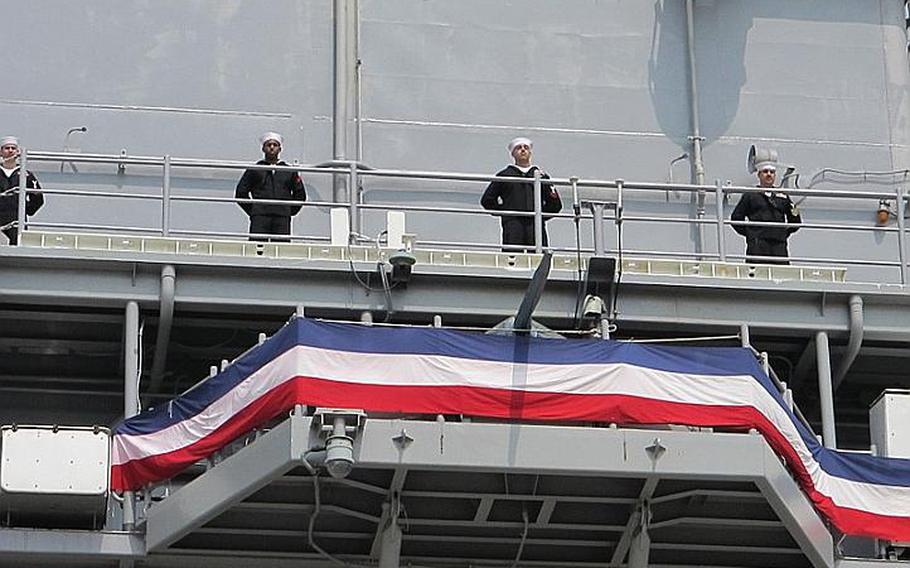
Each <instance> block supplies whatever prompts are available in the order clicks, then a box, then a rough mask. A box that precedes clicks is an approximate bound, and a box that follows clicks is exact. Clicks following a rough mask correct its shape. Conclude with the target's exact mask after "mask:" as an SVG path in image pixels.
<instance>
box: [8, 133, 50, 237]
mask: <svg viewBox="0 0 910 568" xmlns="http://www.w3.org/2000/svg"><path fill="white" fill-rule="evenodd" d="M18 158H19V139H18V138H16V137H15V136H4V137H3V138H0V172H2V175H0V230H2V231H3V234H4V235H6V238H7V239H8V240H9V244H11V245H15V244H18V243H19V227H18V225H17V223H16V221H17V220H18V218H19V171H20V168H19V164H18ZM25 186H26V187H27V188H28V189H41V184H39V183H38V178H36V177H35V174H33V173H32V172H30V171H26V172H25ZM42 205H44V196H43V195H42V194H41V193H40V192H27V193H26V196H25V214H26V215H34V214H35V213H37V212H38V210H39V209H41V206H42Z"/></svg>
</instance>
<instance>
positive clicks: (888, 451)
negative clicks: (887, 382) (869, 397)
mask: <svg viewBox="0 0 910 568" xmlns="http://www.w3.org/2000/svg"><path fill="white" fill-rule="evenodd" d="M869 431H870V435H871V438H872V443H873V444H875V447H876V448H877V450H878V455H880V456H885V457H891V458H910V391H908V390H898V389H888V390H885V391H883V392H882V394H880V395H879V396H878V398H877V399H875V402H873V403H872V407H871V409H870V410H869Z"/></svg>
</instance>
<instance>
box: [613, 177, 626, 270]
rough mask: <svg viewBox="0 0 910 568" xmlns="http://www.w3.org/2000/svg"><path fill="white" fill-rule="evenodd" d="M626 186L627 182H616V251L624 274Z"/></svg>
mask: <svg viewBox="0 0 910 568" xmlns="http://www.w3.org/2000/svg"><path fill="white" fill-rule="evenodd" d="M625 186H626V182H625V180H622V179H618V180H616V215H615V219H616V250H617V252H618V253H619V260H618V265H619V271H620V272H622V251H623V248H624V247H625V243H624V242H623V238H622V222H623V218H622V216H623V207H624V206H623V189H624V188H625Z"/></svg>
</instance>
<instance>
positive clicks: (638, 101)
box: [0, 0, 910, 568]
mask: <svg viewBox="0 0 910 568" xmlns="http://www.w3.org/2000/svg"><path fill="white" fill-rule="evenodd" d="M8 9H9V10H10V11H11V14H10V16H11V21H14V22H17V25H15V26H11V29H10V35H9V41H10V43H11V45H13V46H14V47H13V50H12V51H13V55H12V57H11V61H10V63H9V65H10V70H9V81H8V88H7V89H6V90H5V93H6V94H5V95H4V97H3V98H2V99H0V117H2V118H3V120H2V121H0V123H2V125H3V126H2V128H3V129H5V130H8V131H9V133H11V134H12V133H16V134H18V135H19V136H20V137H21V138H22V140H23V146H24V151H23V155H22V162H23V165H24V166H25V167H27V168H28V169H30V170H32V171H34V172H35V173H36V174H37V176H38V177H39V179H40V180H41V182H42V185H43V187H44V190H43V191H44V195H45V199H46V203H47V204H46V206H45V207H44V208H43V209H42V210H41V211H40V212H39V213H38V214H36V215H35V216H33V217H31V218H30V219H28V224H27V227H26V229H25V230H24V231H23V233H22V242H21V245H20V246H17V247H5V246H4V247H0V393H2V396H0V423H2V424H4V425H9V426H10V427H12V425H16V426H17V427H22V428H23V431H25V429H24V427H25V426H26V425H34V424H41V425H64V426H82V427H86V428H89V430H87V431H88V432H90V431H92V430H91V427H92V426H94V425H97V426H99V427H102V428H103V427H113V426H115V425H116V424H117V423H119V422H120V421H121V420H122V419H123V418H124V417H125V416H128V415H132V414H134V413H135V412H137V411H139V410H140V409H142V408H149V407H156V406H158V405H162V404H167V401H168V400H170V399H172V398H174V397H175V396H177V395H179V394H181V393H183V392H185V391H186V390H187V389H190V388H192V387H193V386H194V385H196V384H198V383H199V382H200V381H202V380H203V379H205V378H206V377H207V376H209V375H214V374H217V372H218V370H219V369H222V368H227V367H229V366H230V365H231V364H232V361H234V360H235V359H236V358H237V357H238V356H240V355H241V354H242V353H243V352H244V351H246V350H247V349H249V348H251V347H253V346H255V345H257V344H259V343H261V342H262V340H263V339H264V337H260V334H265V336H270V335H272V334H273V333H275V332H276V330H278V329H279V328H280V327H281V326H282V325H283V324H284V323H285V322H287V321H288V319H289V318H291V317H292V316H293V315H294V314H297V316H302V317H306V318H312V319H322V320H342V321H361V322H363V323H364V324H365V325H368V324H371V325H374V326H380V325H393V326H402V325H404V326H409V325H410V326H437V327H456V328H462V329H471V330H475V331H483V330H490V329H492V328H494V327H495V326H497V325H500V324H503V322H504V320H506V323H505V325H504V327H506V328H507V329H506V330H505V332H508V328H509V326H510V325H511V326H512V327H513V328H515V327H517V328H518V332H520V333H524V332H527V333H529V334H534V335H548V334H552V333H556V334H561V335H562V336H563V337H566V338H567V339H566V340H567V341H573V340H577V338H578V337H588V338H590V337H600V338H606V337H607V336H609V337H611V338H612V339H618V340H626V341H663V342H673V343H679V344H681V345H725V346H730V345H737V346H739V345H742V346H748V347H752V348H754V350H755V352H756V356H757V357H758V358H759V360H760V361H762V362H763V364H765V365H766V367H767V370H768V373H769V374H770V375H771V376H772V377H773V380H774V381H775V385H776V388H778V389H779V390H780V392H781V393H782V396H783V397H784V399H785V400H788V401H791V402H793V403H794V406H793V408H794V412H795V413H797V414H798V415H799V419H800V420H801V421H804V423H805V424H806V425H807V427H809V428H812V429H814V431H815V432H817V433H818V434H819V436H820V438H821V439H822V441H823V442H824V444H825V445H826V446H828V447H831V448H834V447H837V448H840V449H847V450H855V451H858V452H863V453H870V452H872V453H876V452H877V453H884V452H883V449H882V448H879V447H878V446H876V447H872V444H873V440H872V438H871V436H874V435H876V434H875V433H873V434H872V435H870V430H869V410H868V409H869V406H870V405H871V404H872V403H873V402H874V401H875V400H876V398H877V397H878V396H879V395H880V394H881V392H882V391H883V390H885V389H901V388H906V387H907V380H906V378H905V377H904V372H903V367H904V366H903V362H904V361H905V360H906V357H907V354H908V352H907V347H906V345H907V344H906V342H907V338H908V336H910V324H908V323H907V322H908V321H910V317H908V315H910V295H908V293H907V284H908V282H907V278H908V258H907V256H906V234H905V233H906V230H905V229H906V227H905V216H906V203H907V202H906V196H905V194H904V191H905V184H906V175H907V170H906V168H907V167H908V165H907V164H908V132H907V129H906V125H905V124H904V123H905V119H906V116H907V115H908V110H910V108H908V106H907V105H908V102H907V93H908V82H910V70H908V69H910V67H908V60H907V51H906V29H905V24H904V6H903V3H901V2H891V1H886V0H877V1H858V0H829V1H827V2H825V3H824V4H821V5H820V4H819V3H795V2H783V1H780V2H775V1H767V2H764V1H762V2H747V1H745V0H743V1H731V0H725V1H723V2H721V1H709V0H691V1H688V2H687V1H682V0H680V1H676V0H663V1H656V2H637V3H633V4H629V3H622V2H600V1H598V2H586V3H580V2H579V3H553V2H546V1H544V0H540V1H533V2H525V3H521V4H517V3H511V2H495V3H490V2H473V3H464V2H459V3H443V2H425V1H421V2H417V1H411V0H400V1H393V2H387V1H383V2H378V1H370V2H367V1H363V2H356V1H353V0H336V1H335V2H333V3H329V2H290V1H288V2H278V3H271V4H270V5H269V7H268V9H265V7H260V6H257V5H248V4H243V3H230V2H228V3H225V2H199V3H191V4H186V5H171V6H168V7H166V8H165V7H163V6H159V5H157V4H149V5H147V6H127V5H122V6H121V5H101V4H98V3H89V4H88V5H85V4H83V5H76V4H73V5H62V6H61V5H58V4H57V3H53V2H47V3H42V2H31V3H29V4H28V5H27V6H26V5H22V6H14V7H9V8H8ZM101 54H104V55H103V57H102V55H101ZM115 61H116V62H118V63H112V62H115ZM39 69H40V70H42V72H41V73H38V72H36V70H39ZM83 126H85V129H84V130H81V127H83ZM264 130H277V131H281V132H283V133H284V135H285V140H286V144H285V151H284V154H283V157H284V158H285V159H286V160H287V161H288V162H289V163H292V164H294V165H293V168H294V169H296V170H298V171H300V172H301V173H302V176H303V178H304V180H305V183H306V186H307V190H308V193H309V196H310V199H309V200H308V202H307V203H306V204H304V208H303V213H301V215H300V216H299V217H297V218H295V221H294V223H295V224H294V231H293V238H292V242H290V243H278V244H275V243H265V244H264V243H257V242H251V241H249V240H247V238H246V236H247V235H246V225H245V220H244V217H243V213H242V211H241V210H240V208H239V207H238V206H237V203H236V201H235V200H234V199H233V188H234V185H235V184H236V181H237V179H238V178H239V176H240V174H241V172H242V171H243V169H245V168H246V167H248V166H249V164H250V163H251V162H252V161H254V160H255V159H257V158H258V154H259V148H258V143H257V141H256V140H257V136H258V135H259V134H260V133H261V132H262V131H264ZM517 135H526V136H529V137H531V138H533V139H534V141H535V158H536V159H537V160H539V162H540V164H541V165H542V166H544V167H545V169H546V170H547V171H548V173H549V174H550V175H551V176H552V178H553V180H554V181H555V183H556V184H557V186H558V189H559V192H560V194H561V197H562V200H563V203H564V209H563V213H561V214H559V215H556V216H554V218H553V219H552V220H551V221H549V223H548V228H549V232H550V236H551V245H552V247H551V248H552V250H551V252H552V256H550V255H549V254H547V255H545V254H544V253H545V252H546V251H545V250H544V248H543V247H542V246H539V247H537V250H535V251H533V252H529V253H518V254H516V253H508V252H502V251H501V250H500V244H499V240H498V239H499V233H498V220H497V219H496V218H495V217H494V216H491V215H490V214H489V213H488V212H486V211H484V210H482V209H481V208H480V206H479V198H480V194H481V193H482V191H483V188H484V187H485V186H486V184H487V183H489V181H490V179H491V176H490V174H491V173H492V172H495V171H496V170H498V169H500V168H501V167H502V166H503V165H504V164H505V163H506V161H507V160H508V158H509V157H508V153H507V152H506V149H505V145H506V143H507V142H508V140H509V139H510V138H512V137H513V136H517ZM753 144H754V145H757V146H758V147H759V148H773V149H776V150H777V152H778V153H779V155H780V159H781V166H782V168H781V172H782V173H783V172H784V171H786V168H785V167H784V166H792V167H793V170H792V171H791V172H789V174H790V175H789V176H788V177H787V179H786V180H785V181H786V186H785V187H784V188H783V189H785V190H786V191H787V192H788V193H789V194H790V195H791V196H792V197H793V198H794V200H795V201H798V202H799V203H800V207H801V209H802V212H803V216H804V219H805V221H804V226H803V227H802V228H801V229H800V232H799V233H797V234H796V235H795V236H794V237H793V238H792V239H791V261H792V262H791V265H789V266H770V265H761V264H758V265H750V264H747V263H745V262H744V244H743V242H742V239H741V237H739V235H737V234H736V233H735V232H734V230H733V225H732V224H731V223H730V220H729V215H730V211H731V210H732V208H733V206H734V205H735V203H736V200H737V199H739V196H740V195H741V194H742V193H744V192H748V191H752V190H754V188H753V187H752V186H753V185H754V178H752V177H751V175H750V174H748V172H747V170H746V155H747V152H748V150H749V147H750V146H752V145H753ZM687 165H688V168H687ZM574 205H577V209H576V208H574V207H573V206H574ZM882 210H884V211H885V212H886V214H885V215H884V222H880V223H879V224H876V221H877V213H879V212H880V211H882ZM576 211H577V213H576ZM879 219H880V217H879ZM18 222H20V223H22V225H21V226H25V218H24V215H23V214H22V213H20V217H19V220H18ZM400 253H405V254H406V255H407V258H409V259H410V260H408V263H410V262H411V261H413V266H410V264H409V268H410V270H409V271H408V272H409V274H408V275H402V274H400V273H396V272H395V270H394V269H395V266H396V259H397V260H400V259H401V258H402V257H400V256H397V255H399V254H400ZM602 259H612V262H606V263H601V262H600V260H602ZM542 262H544V263H545V264H546V265H547V266H548V267H549V270H548V271H546V270H544V271H542V272H546V274H541V273H538V278H537V279H536V280H535V279H534V274H535V271H536V270H538V269H539V267H540V265H541V263H542ZM603 270H606V272H603ZM544 281H545V285H543V284H544ZM532 282H533V283H536V284H538V285H537V286H534V285H530V286H529V284H531V283H532ZM597 283H599V284H600V286H599V287H598V286H597V285H596V284H597ZM598 297H600V298H601V299H602V300H603V302H602V303H601V304H600V305H597V303H596V302H595V303H594V304H592V305H590V306H589V305H588V304H587V303H586V300H587V299H589V298H598ZM523 300H524V301H525V303H524V306H523V307H524V309H521V308H520V306H521V304H522V301H523ZM589 308H590V309H589ZM512 316H515V317H517V318H518V319H519V320H521V321H522V322H527V326H525V325H524V324H523V325H520V326H515V325H514V322H511V323H509V321H508V318H510V317H512ZM522 318H525V319H522ZM532 321H533V327H532V324H531V322H532ZM347 410H350V411H355V410H357V409H347ZM326 412H327V409H316V408H306V407H303V408H298V409H296V410H295V411H294V412H293V413H292V414H291V416H290V417H288V419H287V420H283V421H281V420H277V421H275V422H274V423H270V424H268V425H266V426H265V427H264V428H263V429H261V430H257V431H255V432H252V433H249V434H248V435H245V436H244V437H243V438H241V439H240V440H236V441H234V442H233V443H232V444H231V445H229V446H227V447H226V448H225V449H224V450H223V451H222V452H220V453H219V454H216V455H213V456H210V457H208V458H207V459H206V460H200V461H199V462H198V463H196V465H194V466H192V467H191V468H190V469H188V470H186V471H185V472H183V473H181V474H180V475H178V476H177V477H176V478H174V479H173V480H171V481H170V482H168V483H166V484H162V485H160V486H156V487H154V488H148V490H144V491H140V492H138V493H139V494H138V495H134V496H132V497H136V498H137V501H136V505H135V507H133V508H132V510H129V509H130V507H129V506H128V507H127V514H126V516H124V514H123V512H122V507H121V504H120V503H118V502H116V501H115V500H113V499H112V500H111V503H110V507H109V510H108V511H107V512H106V517H105V519H104V522H101V520H100V519H98V518H93V519H91V520H90V521H85V514H82V515H80V514H78V513H79V508H78V507H76V509H74V511H75V512H73V511H70V512H69V513H66V512H65V511H64V509H66V508H67V506H66V505H64V504H63V503H64V502H65V499H64V500H62V501H61V511H59V514H55V512H54V511H53V510H50V511H43V512H42V511H38V512H37V513H35V512H31V513H30V515H31V517H30V515H27V514H25V513H22V511H24V509H21V507H20V509H17V511H18V512H15V511H7V512H6V513H4V514H5V515H6V518H5V519H4V526H3V528H0V564H2V565H6V564H9V565H17V566H33V565H34V566H64V565H65V566H117V565H135V566H240V565H244V566H259V565H261V566H285V565H287V566H290V565H306V566H323V565H325V566H328V565H332V564H333V563H335V561H336V560H338V559H341V561H342V562H347V563H349V564H351V565H364V564H372V565H379V566H383V567H385V566H393V565H394V566H397V565H403V566H404V565H411V566H415V567H416V566H511V565H517V566H604V565H610V566H612V565H617V566H619V565H626V564H628V565H630V566H644V565H648V564H650V565H655V566H658V565H659V566H718V567H720V566H724V567H726V566H810V565H811V566H816V567H822V566H825V567H833V566H835V565H840V566H844V567H845V568H847V567H851V566H855V567H856V568H859V567H861V566H865V565H867V564H869V565H871V564H872V563H873V562H876V564H877V563H878V562H879V561H881V559H882V557H887V556H888V555H890V557H891V558H892V562H897V561H896V560H894V559H895V558H897V557H899V556H900V555H901V554H903V548H902V545H901V544H900V543H885V542H875V541H873V540H871V539H858V538H847V539H843V540H842V539H841V536H842V535H840V534H838V533H837V532H836V531H832V530H831V528H830V527H828V526H826V525H825V523H824V522H823V520H822V519H821V517H820V516H819V514H818V513H817V512H816V511H815V510H814V509H813V507H812V506H811V504H810V501H809V500H808V498H807V497H806V496H805V495H804V494H803V493H801V492H800V490H799V486H798V485H797V483H796V482H795V481H794V480H793V479H792V477H791V474H790V473H789V472H788V470H787V469H786V468H785V467H784V465H783V464H782V463H781V462H780V460H779V459H778V458H777V456H776V455H775V454H774V452H773V451H772V450H771V448H770V447H769V446H768V444H767V443H766V442H765V441H764V440H763V439H762V438H761V437H760V436H756V435H754V434H749V433H735V432H726V431H720V430H718V431H713V430H712V431H707V430H706V431H702V430H699V429H693V428H681V427H676V426H673V425H659V427H655V428H634V429H630V428H624V427H623V425H621V424H620V425H616V424H614V425H612V426H611V425H610V424H575V423H573V424H548V425H540V424H526V423H521V424H519V423H518V422H510V421H495V422H486V421H476V420H475V421H472V420H470V417H467V418H465V417H463V416H439V417H436V416H401V415H399V416H394V415H392V416H389V415H380V416H371V415H366V416H365V417H363V416H360V415H358V414H354V415H351V416H355V418H354V420H355V423H356V424H355V428H357V429H358V435H357V436H356V437H355V440H356V444H357V452H358V454H357V460H356V464H355V466H354V468H353V470H352V471H351V473H350V475H349V476H348V477H347V478H344V479H335V478H327V477H325V476H322V478H320V479H319V480H318V481H316V482H315V484H314V475H313V472H312V471H310V469H309V467H308V465H306V464H304V463H302V462H301V461H300V460H301V454H300V452H299V450H300V448H301V446H299V445H298V444H300V440H301V439H302V438H303V439H306V438H307V437H308V436H311V435H312V432H313V431H314V429H316V430H318V429H319V424H321V422H320V421H326V422H325V423H326V424H330V423H332V417H333V415H332V414H331V412H329V413H328V414H327V413H326ZM351 416H348V415H346V417H347V418H348V419H350V418H351ZM905 429H906V428H905V427H904V428H903V429H900V428H898V429H896V430H895V431H894V432H889V433H888V434H887V435H892V434H893V436H897V437H900V436H902V435H903V436H906V432H905V431H902V430H905ZM440 444H444V445H445V447H446V448H448V450H447V451H445V452H440V451H438V446H439V445H440ZM878 445H881V444H878ZM895 447H897V446H895ZM0 451H2V450H0ZM895 452H897V453H895V454H894V455H895V456H896V457H910V456H902V455H900V454H899V450H895ZM655 454H659V456H660V457H659V459H657V460H656V459H655V457H654V456H655ZM620 456H622V457H620ZM658 464H659V467H658ZM51 477H52V476H51ZM316 477H319V476H316ZM128 499H129V497H128ZM51 509H53V507H51ZM85 510H86V509H85V508H83V509H82V512H83V513H84V512H85ZM38 513H41V514H38ZM45 513H46V514H45ZM314 516H315V517H316V521H315V522H313V523H311V522H310V521H311V519H313V518H314ZM35 518H37V519H38V520H37V521H36V520H34V519H35ZM74 519H75V520H74ZM67 523H69V524H70V525H71V526H70V528H66V525H67ZM88 525H90V526H88ZM74 527H75V528H74ZM314 545H315V546H314ZM320 549H321V550H320ZM857 558H859V559H857ZM399 563H400V564H399Z"/></svg>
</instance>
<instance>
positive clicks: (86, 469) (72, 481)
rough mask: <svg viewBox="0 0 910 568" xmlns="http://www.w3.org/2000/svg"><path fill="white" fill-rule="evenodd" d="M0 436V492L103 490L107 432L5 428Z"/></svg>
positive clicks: (107, 458)
mask: <svg viewBox="0 0 910 568" xmlns="http://www.w3.org/2000/svg"><path fill="white" fill-rule="evenodd" d="M0 432H2V434H0V492H2V493H54V494H77V495H101V494H104V493H106V492H107V489H108V479H109V477H110V434H109V432H108V431H107V430H106V429H103V428H78V429H77V428H54V427H47V426H18V427H14V426H4V427H3V428H2V429H0Z"/></svg>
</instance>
